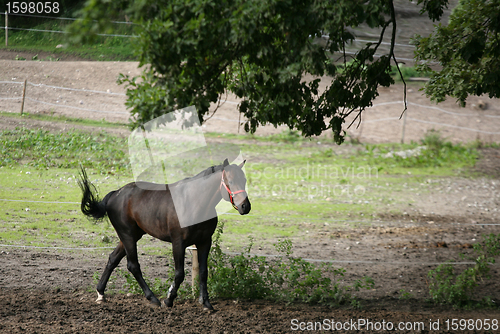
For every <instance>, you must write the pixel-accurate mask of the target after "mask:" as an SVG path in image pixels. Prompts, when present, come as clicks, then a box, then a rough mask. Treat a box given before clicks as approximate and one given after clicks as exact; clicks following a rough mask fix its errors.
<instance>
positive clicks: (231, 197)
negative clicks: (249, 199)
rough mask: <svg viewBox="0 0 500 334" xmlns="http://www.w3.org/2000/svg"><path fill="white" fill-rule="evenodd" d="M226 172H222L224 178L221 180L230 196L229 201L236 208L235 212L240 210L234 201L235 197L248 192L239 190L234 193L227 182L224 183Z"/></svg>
mask: <svg viewBox="0 0 500 334" xmlns="http://www.w3.org/2000/svg"><path fill="white" fill-rule="evenodd" d="M224 172H225V170H223V171H222V177H221V180H220V183H221V186H224V188H226V190H227V194H228V195H229V200H230V202H231V205H232V206H233V208H235V210H238V207H237V206H236V205H235V204H234V199H233V198H234V195H236V194H239V193H244V192H246V191H245V190H237V191H235V192H232V191H231V189H229V187H228V186H227V184H226V182H224ZM219 188H220V187H219Z"/></svg>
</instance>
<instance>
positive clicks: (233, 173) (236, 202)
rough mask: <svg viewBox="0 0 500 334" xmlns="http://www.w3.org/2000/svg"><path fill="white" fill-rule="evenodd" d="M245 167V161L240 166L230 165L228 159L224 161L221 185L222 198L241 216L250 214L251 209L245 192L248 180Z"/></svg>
mask: <svg viewBox="0 0 500 334" xmlns="http://www.w3.org/2000/svg"><path fill="white" fill-rule="evenodd" d="M244 165H245V161H243V162H242V163H241V164H239V165H230V164H229V162H228V161H227V159H226V160H224V164H223V167H224V169H223V170H222V179H221V185H220V192H221V195H222V198H223V199H224V200H226V201H228V202H231V204H232V205H233V207H234V208H235V209H236V210H238V212H239V213H240V215H246V214H247V213H249V212H250V208H251V205H250V201H249V200H248V194H247V192H246V191H245V185H246V184H247V179H246V177H245V173H244V172H243V170H242V168H243V166H244Z"/></svg>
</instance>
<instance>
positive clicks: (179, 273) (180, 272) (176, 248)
mask: <svg viewBox="0 0 500 334" xmlns="http://www.w3.org/2000/svg"><path fill="white" fill-rule="evenodd" d="M172 250H173V253H174V265H175V277H174V282H173V283H172V285H171V286H170V289H168V294H167V299H165V305H166V306H168V307H172V306H173V305H174V299H175V298H176V297H177V290H178V289H179V286H180V285H181V283H182V282H183V281H184V256H185V253H186V248H185V247H184V245H183V244H182V242H175V243H172Z"/></svg>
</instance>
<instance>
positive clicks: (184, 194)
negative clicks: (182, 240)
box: [169, 172, 222, 227]
mask: <svg viewBox="0 0 500 334" xmlns="http://www.w3.org/2000/svg"><path fill="white" fill-rule="evenodd" d="M220 180H221V172H216V173H213V174H210V175H209V176H207V177H201V178H196V179H192V180H188V181H186V182H183V183H179V184H174V185H171V186H169V189H170V193H171V195H172V200H173V202H174V205H175V210H176V212H177V216H178V218H179V222H180V224H181V226H183V227H184V226H186V225H194V224H197V223H201V222H203V221H205V220H208V219H211V218H215V215H216V213H215V212H216V211H215V206H216V205H217V204H218V203H219V202H220V201H221V199H222V196H221V194H220V191H219V187H220Z"/></svg>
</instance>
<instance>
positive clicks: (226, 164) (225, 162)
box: [222, 159, 229, 167]
mask: <svg viewBox="0 0 500 334" xmlns="http://www.w3.org/2000/svg"><path fill="white" fill-rule="evenodd" d="M227 166H229V161H227V159H226V160H224V163H223V164H222V167H227Z"/></svg>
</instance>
